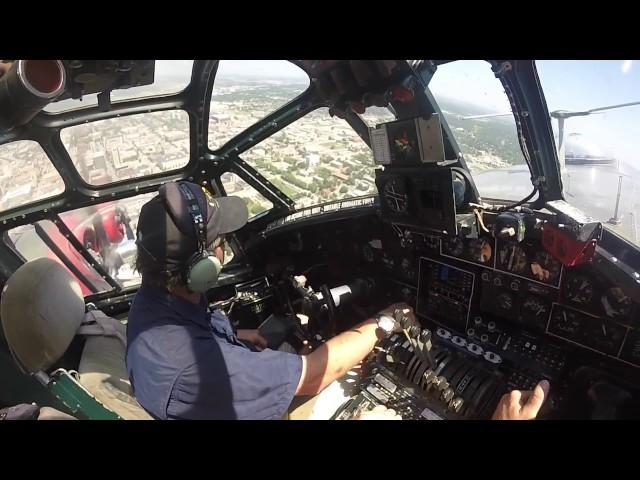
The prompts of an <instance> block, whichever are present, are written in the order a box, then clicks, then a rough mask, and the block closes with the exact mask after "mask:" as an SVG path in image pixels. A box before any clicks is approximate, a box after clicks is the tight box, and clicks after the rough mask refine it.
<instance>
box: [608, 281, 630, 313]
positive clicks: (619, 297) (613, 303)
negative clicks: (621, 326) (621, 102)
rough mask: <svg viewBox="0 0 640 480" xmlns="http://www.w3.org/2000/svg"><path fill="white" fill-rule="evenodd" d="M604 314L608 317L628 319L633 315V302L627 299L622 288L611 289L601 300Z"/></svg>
mask: <svg viewBox="0 0 640 480" xmlns="http://www.w3.org/2000/svg"><path fill="white" fill-rule="evenodd" d="M600 301H601V302H602V307H603V308H604V312H605V314H606V315H607V316H608V317H626V316H628V315H629V314H630V313H631V308H632V307H633V301H632V300H631V298H629V297H627V296H626V295H625V294H624V292H623V291H622V289H621V288H620V287H611V288H609V289H608V290H607V291H606V292H604V295H602V298H601V299H600Z"/></svg>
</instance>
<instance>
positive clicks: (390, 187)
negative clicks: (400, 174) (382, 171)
mask: <svg viewBox="0 0 640 480" xmlns="http://www.w3.org/2000/svg"><path fill="white" fill-rule="evenodd" d="M382 196H383V197H384V200H385V202H386V204H387V206H388V207H389V208H390V209H391V211H393V212H395V213H406V211H407V207H408V206H409V197H408V195H407V188H406V185H405V181H404V179H402V178H394V179H391V180H389V181H388V182H387V183H386V184H385V186H384V189H383V192H382Z"/></svg>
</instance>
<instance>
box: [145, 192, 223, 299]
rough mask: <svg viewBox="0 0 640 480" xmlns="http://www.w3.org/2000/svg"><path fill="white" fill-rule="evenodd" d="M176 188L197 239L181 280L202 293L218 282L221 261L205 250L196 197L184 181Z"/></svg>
mask: <svg viewBox="0 0 640 480" xmlns="http://www.w3.org/2000/svg"><path fill="white" fill-rule="evenodd" d="M178 190H179V191H180V194H181V195H182V197H183V198H184V199H185V200H186V202H187V208H188V210H189V215H190V217H191V221H192V222H193V227H194V229H195V233H196V238H197V241H198V251H197V252H196V253H194V254H193V255H191V257H189V259H188V260H187V263H186V265H185V266H184V267H183V268H182V273H181V274H182V280H183V282H184V283H185V284H186V285H187V286H188V287H189V290H191V291H192V292H196V293H204V292H206V291H207V290H209V289H210V288H213V287H214V286H215V285H216V283H217V282H218V277H219V276H220V272H221V271H222V263H221V262H220V260H218V257H216V256H215V255H209V252H208V251H207V227H206V224H205V220H204V215H202V211H201V210H200V205H199V204H198V199H197V198H196V196H195V195H194V194H193V192H192V191H191V190H189V187H187V186H186V185H185V184H184V183H178ZM136 245H138V246H139V247H141V248H142V250H144V252H145V253H146V254H147V255H149V256H150V257H151V258H152V259H153V260H154V261H155V262H156V263H157V264H161V262H160V261H159V260H158V259H157V258H156V257H155V256H154V255H153V254H152V253H151V252H150V251H149V250H148V249H147V248H146V247H145V246H144V245H143V243H142V242H141V241H140V239H137V240H136ZM170 271H171V270H169V272H170Z"/></svg>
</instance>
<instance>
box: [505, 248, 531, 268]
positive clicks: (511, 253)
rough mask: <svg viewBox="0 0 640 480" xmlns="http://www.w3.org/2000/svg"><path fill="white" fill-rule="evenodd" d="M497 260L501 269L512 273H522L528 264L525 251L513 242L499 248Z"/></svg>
mask: <svg viewBox="0 0 640 480" xmlns="http://www.w3.org/2000/svg"><path fill="white" fill-rule="evenodd" d="M499 260H500V265H501V266H502V268H503V269H505V270H507V271H509V272H514V273H524V272H525V271H526V268H527V265H528V260H527V254H526V253H525V251H524V250H523V249H522V248H521V247H519V246H518V245H514V244H506V245H503V246H502V248H500V253H499Z"/></svg>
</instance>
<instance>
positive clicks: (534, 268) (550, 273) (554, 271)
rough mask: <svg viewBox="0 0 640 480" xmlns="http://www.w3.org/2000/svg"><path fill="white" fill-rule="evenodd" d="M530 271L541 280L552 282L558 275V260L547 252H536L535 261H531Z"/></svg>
mask: <svg viewBox="0 0 640 480" xmlns="http://www.w3.org/2000/svg"><path fill="white" fill-rule="evenodd" d="M531 273H532V274H533V276H534V277H535V278H536V279H538V280H540V281H541V282H545V283H554V282H555V281H556V279H557V278H558V275H560V262H558V261H557V260H556V259H555V258H553V257H552V256H551V254H549V252H538V253H536V259H535V261H534V262H531Z"/></svg>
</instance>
